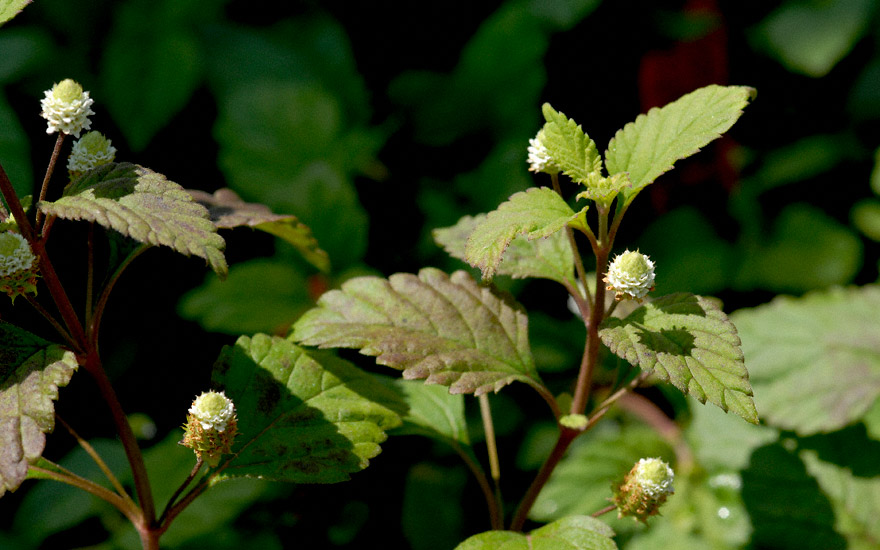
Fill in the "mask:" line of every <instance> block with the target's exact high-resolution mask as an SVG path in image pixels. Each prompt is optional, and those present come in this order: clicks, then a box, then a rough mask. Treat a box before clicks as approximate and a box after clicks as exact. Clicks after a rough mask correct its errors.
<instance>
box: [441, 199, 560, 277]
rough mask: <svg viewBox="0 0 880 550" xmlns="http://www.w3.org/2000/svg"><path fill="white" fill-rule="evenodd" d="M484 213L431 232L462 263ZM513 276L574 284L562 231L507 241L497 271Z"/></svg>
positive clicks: (500, 273) (519, 237) (484, 217)
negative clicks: (470, 239)
mask: <svg viewBox="0 0 880 550" xmlns="http://www.w3.org/2000/svg"><path fill="white" fill-rule="evenodd" d="M485 219H486V215H485V214H480V215H478V216H464V217H463V218H461V219H460V220H458V222H457V223H456V224H455V225H453V226H451V227H442V228H439V229H435V230H434V231H433V234H434V240H435V241H436V242H437V244H439V245H440V246H442V247H443V249H444V250H445V251H446V252H447V253H448V254H449V255H450V256H452V257H453V258H458V259H459V260H461V261H463V262H467V260H466V259H465V247H466V245H467V240H468V237H470V236H471V234H472V233H473V232H474V229H475V228H476V227H477V226H478V225H480V224H481V223H482V222H483V221H485ZM496 273H497V274H499V275H510V276H511V277H513V278H514V279H525V278H527V277H537V278H542V279H550V280H551V281H557V282H559V283H563V284H565V283H569V284H571V285H573V286H574V285H576V282H575V280H574V254H572V251H571V246H570V245H569V243H568V239H567V238H566V236H565V233H564V232H562V231H557V232H556V233H553V234H552V235H550V236H549V237H545V238H542V239H534V240H529V239H528V238H526V237H525V236H524V235H517V236H516V237H514V238H513V240H512V241H510V244H509V245H508V247H507V249H506V250H505V251H504V254H503V255H502V256H501V263H500V264H499V265H498V269H497V271H496Z"/></svg>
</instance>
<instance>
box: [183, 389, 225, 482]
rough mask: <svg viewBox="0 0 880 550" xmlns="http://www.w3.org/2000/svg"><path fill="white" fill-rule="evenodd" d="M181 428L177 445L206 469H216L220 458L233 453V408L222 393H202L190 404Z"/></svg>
mask: <svg viewBox="0 0 880 550" xmlns="http://www.w3.org/2000/svg"><path fill="white" fill-rule="evenodd" d="M183 428H184V431H185V433H184V436H183V441H181V442H180V443H181V444H182V445H183V446H184V447H189V448H190V449H192V450H193V451H195V453H196V456H198V457H199V458H200V459H202V460H204V461H205V462H206V463H207V464H208V466H210V467H212V468H213V467H216V466H217V465H218V464H220V457H221V456H223V455H225V454H229V453H230V452H231V451H232V443H233V441H234V440H235V435H236V433H237V419H236V417H235V405H234V404H233V403H232V400H231V399H229V398H228V397H226V395H225V394H224V393H223V392H215V391H209V392H204V393H202V394H201V395H200V396H198V397H197V398H196V399H195V401H193V403H192V406H191V407H190V408H189V414H188V415H187V419H186V425H184V427H183Z"/></svg>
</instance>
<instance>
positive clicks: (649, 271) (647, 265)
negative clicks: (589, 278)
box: [604, 250, 654, 301]
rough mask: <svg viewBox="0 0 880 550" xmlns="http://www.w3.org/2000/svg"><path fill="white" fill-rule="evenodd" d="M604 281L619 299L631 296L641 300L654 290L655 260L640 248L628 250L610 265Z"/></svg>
mask: <svg viewBox="0 0 880 550" xmlns="http://www.w3.org/2000/svg"><path fill="white" fill-rule="evenodd" d="M604 281H605V282H606V283H608V287H607V289H608V290H613V291H614V292H615V293H616V296H615V297H616V298H617V299H618V300H622V299H624V298H625V297H630V298H634V299H636V300H639V301H641V299H642V298H644V297H645V296H646V295H647V294H648V292H650V291H652V290H654V262H652V261H651V260H649V259H648V257H647V256H645V255H644V254H641V253H639V251H638V250H636V251H635V252H632V251H630V250H626V251H625V252H624V253H623V254H620V255H619V256H617V257H616V258H614V261H613V262H611V265H609V266H608V273H606V274H605V278H604Z"/></svg>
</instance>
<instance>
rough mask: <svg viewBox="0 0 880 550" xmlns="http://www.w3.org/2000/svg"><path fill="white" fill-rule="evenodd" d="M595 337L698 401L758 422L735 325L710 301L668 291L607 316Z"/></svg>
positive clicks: (618, 353) (616, 352) (626, 358)
mask: <svg viewBox="0 0 880 550" xmlns="http://www.w3.org/2000/svg"><path fill="white" fill-rule="evenodd" d="M599 336H600V337H601V338H602V342H604V343H605V345H606V346H608V347H609V348H610V349H611V351H612V352H613V353H614V354H616V355H617V356H618V357H621V358H623V359H625V360H627V361H629V362H630V363H631V364H633V365H636V366H638V367H639V368H641V369H642V370H646V371H650V372H654V373H655V374H656V375H657V376H658V377H659V378H660V379H661V380H665V381H668V382H671V383H672V384H673V385H674V386H675V387H677V388H678V389H680V390H681V391H683V392H684V393H686V394H689V395H691V396H693V397H695V398H696V399H697V400H698V401H700V403H705V402H706V401H709V402H710V403H713V404H715V405H717V406H719V407H721V408H722V409H723V410H724V411H732V412H735V413H736V414H738V415H739V416H741V417H743V418H744V419H746V420H748V421H749V422H751V423H753V424H757V423H758V414H757V411H756V410H755V404H754V401H753V400H752V387H751V386H750V385H749V373H748V371H746V367H745V363H744V361H743V353H742V350H741V349H740V340H739V337H738V336H737V334H736V327H734V326H733V323H731V322H730V320H729V319H728V318H727V315H725V314H724V312H722V311H721V310H720V309H718V308H717V307H715V305H713V304H712V303H711V302H710V301H709V300H707V299H705V298H703V297H701V296H694V295H693V294H687V293H679V294H670V295H669V296H664V297H662V298H658V299H657V300H654V301H653V302H651V303H648V304H645V305H644V306H642V307H640V308H638V309H637V310H635V311H634V312H632V313H631V314H630V315H629V316H627V317H626V318H625V319H617V318H614V317H611V318H609V319H607V320H606V321H605V323H604V324H603V327H602V329H601V330H600V331H599Z"/></svg>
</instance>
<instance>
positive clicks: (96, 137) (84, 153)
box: [67, 132, 116, 176]
mask: <svg viewBox="0 0 880 550" xmlns="http://www.w3.org/2000/svg"><path fill="white" fill-rule="evenodd" d="M115 159H116V147H113V145H112V144H111V143H110V140H109V139H107V138H105V137H104V135H103V134H102V133H101V132H89V133H88V134H86V135H84V136H83V137H82V138H80V139H78V140H76V141H75V142H74V143H73V147H72V149H71V151H70V157H68V159H67V170H68V171H69V172H70V173H71V175H72V176H75V175H79V174H82V173H83V172H88V171H89V170H91V169H92V168H96V167H98V166H101V165H104V164H107V163H109V162H113V161H114V160H115Z"/></svg>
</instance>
